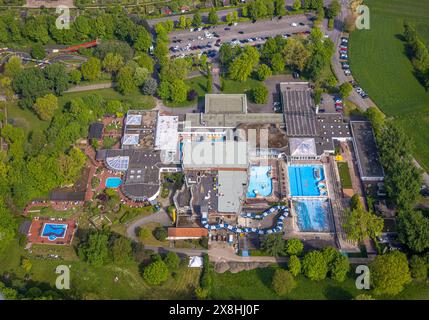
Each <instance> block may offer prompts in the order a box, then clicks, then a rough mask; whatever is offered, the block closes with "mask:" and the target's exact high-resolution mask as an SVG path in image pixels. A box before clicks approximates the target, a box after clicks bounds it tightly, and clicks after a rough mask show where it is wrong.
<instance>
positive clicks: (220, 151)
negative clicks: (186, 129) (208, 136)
mask: <svg viewBox="0 0 429 320" xmlns="http://www.w3.org/2000/svg"><path fill="white" fill-rule="evenodd" d="M247 147H248V144H247V142H245V141H224V142H206V141H204V142H195V141H185V142H184V143H183V148H182V152H183V156H182V165H183V168H184V169H188V170H192V169H207V170H210V169H222V168H224V169H246V168H247V167H248V150H247Z"/></svg>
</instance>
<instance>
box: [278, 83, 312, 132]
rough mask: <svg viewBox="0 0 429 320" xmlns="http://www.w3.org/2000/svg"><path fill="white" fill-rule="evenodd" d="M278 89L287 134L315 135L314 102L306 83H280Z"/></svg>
mask: <svg viewBox="0 0 429 320" xmlns="http://www.w3.org/2000/svg"><path fill="white" fill-rule="evenodd" d="M280 90H281V99H282V104H283V113H284V118H285V125H286V132H287V135H288V136H315V135H316V134H317V126H316V117H315V115H316V113H315V110H314V107H315V104H314V100H313V97H312V95H311V89H310V88H309V86H308V83H306V82H303V83H281V84H280Z"/></svg>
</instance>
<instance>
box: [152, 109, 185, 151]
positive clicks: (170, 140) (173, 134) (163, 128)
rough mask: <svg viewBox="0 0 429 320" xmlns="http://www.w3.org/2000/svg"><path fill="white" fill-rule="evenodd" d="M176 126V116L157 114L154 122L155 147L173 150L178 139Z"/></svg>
mask: <svg viewBox="0 0 429 320" xmlns="http://www.w3.org/2000/svg"><path fill="white" fill-rule="evenodd" d="M178 128H179V117H178V116H159V117H158V122H157V124H156V135H155V148H157V149H159V150H164V151H174V152H175V151H176V150H177V144H178V140H179V134H178Z"/></svg>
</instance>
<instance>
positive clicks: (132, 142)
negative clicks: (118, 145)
mask: <svg viewBox="0 0 429 320" xmlns="http://www.w3.org/2000/svg"><path fill="white" fill-rule="evenodd" d="M139 142H140V135H139V134H124V137H123V138H122V145H124V146H136V145H138V144H139Z"/></svg>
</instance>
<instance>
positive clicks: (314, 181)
mask: <svg viewBox="0 0 429 320" xmlns="http://www.w3.org/2000/svg"><path fill="white" fill-rule="evenodd" d="M288 173H289V186H290V195H291V196H292V197H319V196H327V195H328V192H327V189H326V182H325V173H324V170H323V166H321V165H309V166H289V167H288Z"/></svg>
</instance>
